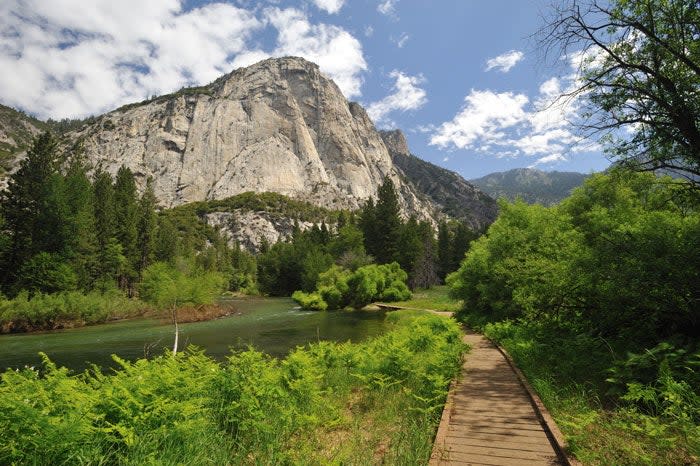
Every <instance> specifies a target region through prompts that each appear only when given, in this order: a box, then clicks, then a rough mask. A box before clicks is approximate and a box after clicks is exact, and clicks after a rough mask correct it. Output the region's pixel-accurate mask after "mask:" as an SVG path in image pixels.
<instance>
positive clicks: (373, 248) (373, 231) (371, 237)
mask: <svg viewBox="0 0 700 466" xmlns="http://www.w3.org/2000/svg"><path fill="white" fill-rule="evenodd" d="M376 210H377V208H376V207H375V205H374V199H373V198H371V197H370V198H369V199H367V201H366V202H365V203H364V205H363V206H362V212H360V218H359V220H358V222H357V225H358V226H359V227H360V230H362V234H363V236H364V240H365V249H366V250H367V254H370V255H372V256H375V255H376V253H377V249H378V243H377V220H376V219H377V212H376Z"/></svg>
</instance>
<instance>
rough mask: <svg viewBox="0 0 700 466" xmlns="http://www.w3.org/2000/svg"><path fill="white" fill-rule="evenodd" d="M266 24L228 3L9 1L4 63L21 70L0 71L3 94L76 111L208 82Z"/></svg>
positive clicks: (1, 18)
mask: <svg viewBox="0 0 700 466" xmlns="http://www.w3.org/2000/svg"><path fill="white" fill-rule="evenodd" d="M135 11H138V14H137V15H135V14H134V12H135ZM260 27H261V23H260V21H259V20H257V19H256V18H255V16H254V15H253V14H251V13H250V12H248V11H246V10H243V9H240V8H236V7H234V6H232V5H227V4H223V3H213V4H209V5H206V6H203V7H201V8H196V9H194V10H191V11H188V12H183V11H182V9H181V3H180V1H177V0H149V1H148V2H143V1H141V0H123V1H120V2H113V1H110V0H101V1H98V0H94V1H91V2H82V1H79V0H54V1H51V2H45V1H41V0H26V1H20V0H10V1H5V2H2V5H1V6H0V31H6V32H9V33H5V34H2V37H1V38H0V66H1V67H2V68H3V69H5V70H13V72H12V73H0V99H2V101H3V102H4V103H6V104H9V105H12V106H17V107H20V108H24V109H27V110H28V111H30V112H33V113H36V114H37V115H38V116H40V117H54V118H60V117H66V116H70V117H76V116H84V115H86V114H90V113H94V112H101V111H104V110H107V109H110V108H113V107H115V106H117V105H119V104H123V103H127V102H132V101H135V100H141V99H143V98H144V97H146V96H148V95H152V94H161V93H166V92H171V91H173V90H176V89H178V88H179V87H181V86H184V85H191V84H203V83H207V82H209V81H212V80H213V79H215V78H217V77H218V76H220V75H221V74H223V73H225V72H227V71H230V70H229V69H228V64H227V62H228V60H229V59H230V57H231V56H233V55H235V54H237V53H239V52H241V51H243V50H244V49H245V45H246V40H247V39H248V38H249V37H250V35H251V34H252V33H253V32H254V31H255V30H257V29H258V28H260Z"/></svg>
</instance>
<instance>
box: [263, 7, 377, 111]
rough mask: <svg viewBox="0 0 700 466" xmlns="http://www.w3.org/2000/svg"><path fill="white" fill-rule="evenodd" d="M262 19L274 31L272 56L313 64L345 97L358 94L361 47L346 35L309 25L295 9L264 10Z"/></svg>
mask: <svg viewBox="0 0 700 466" xmlns="http://www.w3.org/2000/svg"><path fill="white" fill-rule="evenodd" d="M265 16H266V18H267V19H268V20H269V22H270V24H272V25H273V26H274V27H275V28H276V29H277V30H278V38H277V47H276V48H275V50H274V51H272V53H271V55H272V56H285V55H294V56H300V57H304V58H306V59H307V60H310V61H312V62H314V63H317V64H318V65H319V67H320V68H321V71H323V72H324V73H325V74H327V75H328V76H330V77H331V78H332V79H333V80H334V81H335V82H336V84H337V85H338V87H339V88H340V90H341V91H342V92H343V94H345V97H348V98H352V97H358V96H360V95H361V92H360V88H361V87H362V76H361V73H362V72H363V71H365V70H366V69H367V62H365V59H364V56H363V53H362V44H361V43H360V41H358V40H357V39H356V38H355V37H354V36H353V35H351V34H350V33H349V32H347V31H346V30H344V29H343V28H340V27H338V26H332V25H328V24H316V25H313V24H311V23H310V22H309V20H308V18H307V17H306V15H305V14H304V13H303V12H302V11H300V10H297V9H294V8H287V9H284V10H281V9H279V8H272V9H268V10H266V12H265Z"/></svg>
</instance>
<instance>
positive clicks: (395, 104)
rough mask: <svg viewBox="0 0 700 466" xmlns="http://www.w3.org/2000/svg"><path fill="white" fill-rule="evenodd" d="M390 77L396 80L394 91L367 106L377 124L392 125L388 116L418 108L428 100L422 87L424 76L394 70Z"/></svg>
mask: <svg viewBox="0 0 700 466" xmlns="http://www.w3.org/2000/svg"><path fill="white" fill-rule="evenodd" d="M389 77H390V78H393V79H394V80H395V82H394V85H393V87H392V93H391V94H389V95H387V96H386V97H384V98H383V99H382V100H380V101H378V102H373V103H371V104H370V105H369V106H368V107H367V113H368V114H369V116H370V118H372V120H373V121H374V123H375V124H376V125H377V126H386V125H390V124H391V122H390V121H388V120H387V117H388V115H389V114H390V113H392V112H394V111H401V112H405V111H408V110H416V109H418V108H420V107H422V106H423V105H425V104H426V102H427V101H428V98H427V95H426V92H425V90H424V89H423V88H421V87H420V85H421V84H423V83H424V82H425V78H423V76H421V75H418V76H409V75H407V74H405V73H402V72H401V71H398V70H394V71H392V72H391V73H389Z"/></svg>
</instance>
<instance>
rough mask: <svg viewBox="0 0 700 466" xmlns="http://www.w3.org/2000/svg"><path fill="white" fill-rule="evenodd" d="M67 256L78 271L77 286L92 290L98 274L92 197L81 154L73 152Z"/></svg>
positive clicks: (68, 187) (68, 176)
mask: <svg viewBox="0 0 700 466" xmlns="http://www.w3.org/2000/svg"><path fill="white" fill-rule="evenodd" d="M65 184H66V187H65V193H66V202H67V205H68V215H69V218H68V219H67V222H66V223H67V229H68V231H69V236H68V243H67V249H68V256H69V259H70V262H71V264H72V265H73V269H74V270H75V271H76V274H77V282H78V286H79V287H80V288H82V289H84V290H88V289H91V288H92V287H93V284H94V279H95V276H96V274H97V266H98V257H97V251H98V249H97V236H96V234H95V197H94V192H93V189H92V185H91V184H90V179H89V178H88V176H87V168H86V166H85V162H84V160H83V158H82V153H81V152H77V153H74V154H73V157H72V159H71V163H70V165H69V166H68V172H67V173H66V183H65Z"/></svg>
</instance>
